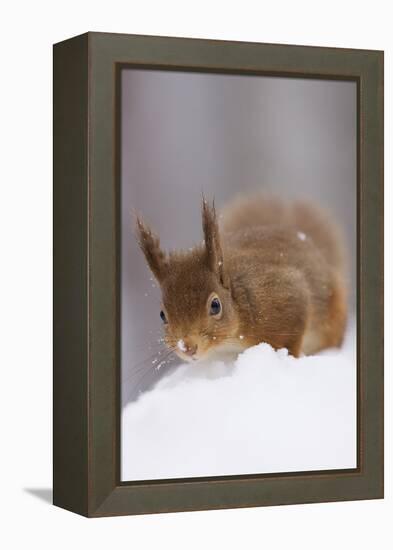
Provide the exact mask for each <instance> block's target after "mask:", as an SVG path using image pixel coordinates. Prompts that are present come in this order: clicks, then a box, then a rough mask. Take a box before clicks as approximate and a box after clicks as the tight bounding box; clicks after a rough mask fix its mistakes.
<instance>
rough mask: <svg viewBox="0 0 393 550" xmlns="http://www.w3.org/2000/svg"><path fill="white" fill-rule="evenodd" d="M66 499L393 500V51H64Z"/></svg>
mask: <svg viewBox="0 0 393 550" xmlns="http://www.w3.org/2000/svg"><path fill="white" fill-rule="evenodd" d="M53 405H54V409H53V429H54V434H53V436H54V439H53V441H54V444H53V461H54V472H53V474H54V480H53V485H54V503H55V504H56V505H58V506H61V507H63V508H65V509H68V510H71V511H73V512H76V513H79V514H83V515H85V516H89V517H100V516H111V515H121V514H145V513H156V512H172V511H186V510H205V509H217V508H235V507H248V506H264V505H279V504H295V503H312V502H328V501H339V500H358V499H373V498H382V496H383V53H382V52H380V51H369V50H350V49H339V48H320V47H305V46H286V45H285V46H284V45H273V44H256V43H241V42H225V41H214V40H194V39H183V38H166V37H152V36H134V35H121V34H106V33H87V34H84V35H81V36H78V37H75V38H71V39H70V40H66V41H64V42H61V43H59V44H56V45H55V46H54V403H53Z"/></svg>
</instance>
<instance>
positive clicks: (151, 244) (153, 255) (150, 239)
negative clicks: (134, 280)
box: [136, 217, 168, 282]
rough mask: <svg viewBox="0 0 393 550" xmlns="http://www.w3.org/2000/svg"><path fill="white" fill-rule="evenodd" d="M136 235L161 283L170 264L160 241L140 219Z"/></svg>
mask: <svg viewBox="0 0 393 550" xmlns="http://www.w3.org/2000/svg"><path fill="white" fill-rule="evenodd" d="M136 234H137V239H138V243H139V246H140V248H141V250H142V252H143V254H144V255H145V258H146V261H147V263H148V265H149V267H150V269H151V271H152V273H153V275H154V276H155V278H156V279H157V281H158V282H161V281H162V279H163V278H164V277H165V274H166V271H167V263H168V262H167V256H166V254H165V252H163V251H162V250H161V247H160V239H159V238H158V237H157V235H155V234H154V233H153V232H152V230H151V229H150V227H148V226H147V225H145V224H144V223H143V221H142V220H141V219H140V218H139V217H137V219H136Z"/></svg>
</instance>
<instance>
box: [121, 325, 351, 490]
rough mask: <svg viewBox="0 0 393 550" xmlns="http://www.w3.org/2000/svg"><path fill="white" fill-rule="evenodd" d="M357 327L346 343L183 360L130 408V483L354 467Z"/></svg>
mask: <svg viewBox="0 0 393 550" xmlns="http://www.w3.org/2000/svg"><path fill="white" fill-rule="evenodd" d="M355 353H356V352H355V324H354V323H352V324H351V327H350V329H349V330H348V333H347V337H346V341H345V344H344V346H343V348H342V349H340V350H337V349H332V350H328V351H325V352H323V353H320V354H318V355H316V356H313V357H301V358H300V359H294V358H293V357H291V356H288V354H287V352H286V350H280V351H278V352H275V351H274V350H273V349H272V348H271V347H270V346H268V345H267V344H260V345H258V346H255V347H253V348H249V349H247V350H246V351H244V352H243V353H242V354H241V355H239V357H238V359H237V360H236V361H235V362H234V363H230V364H224V363H222V362H215V363H211V364H201V363H191V364H186V365H181V366H179V368H177V370H176V371H175V372H173V373H172V374H169V375H167V376H166V377H164V378H163V379H161V380H160V381H159V382H158V383H157V384H156V386H155V387H154V388H153V389H152V390H151V391H148V392H145V393H144V394H142V395H141V396H140V397H139V398H138V400H137V401H136V402H134V403H130V404H129V405H127V406H126V407H125V408H124V410H123V415H122V479H123V480H138V479H139V480H140V479H159V478H178V477H197V476H216V475H233V474H250V473H272V472H290V471H305V470H324V469H335V468H354V467H356V356H355Z"/></svg>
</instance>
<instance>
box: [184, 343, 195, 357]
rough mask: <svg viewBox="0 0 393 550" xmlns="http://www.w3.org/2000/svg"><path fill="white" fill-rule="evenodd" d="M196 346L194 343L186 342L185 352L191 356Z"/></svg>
mask: <svg viewBox="0 0 393 550" xmlns="http://www.w3.org/2000/svg"><path fill="white" fill-rule="evenodd" d="M197 349H198V346H197V345H196V344H194V345H193V346H191V345H189V344H186V349H185V352H184V353H185V354H187V355H190V356H191V357H192V356H193V355H195V354H196V352H197Z"/></svg>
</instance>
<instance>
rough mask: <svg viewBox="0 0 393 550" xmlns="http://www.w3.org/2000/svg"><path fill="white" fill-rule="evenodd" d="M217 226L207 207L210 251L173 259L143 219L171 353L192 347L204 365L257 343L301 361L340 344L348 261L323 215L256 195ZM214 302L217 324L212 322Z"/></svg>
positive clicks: (142, 238)
mask: <svg viewBox="0 0 393 550" xmlns="http://www.w3.org/2000/svg"><path fill="white" fill-rule="evenodd" d="M219 220H220V227H219V224H218V219H217V216H216V211H215V208H214V205H213V206H209V205H208V204H207V203H206V201H205V200H203V204H202V226H203V233H204V243H203V244H202V245H201V246H199V247H196V248H194V249H192V251H189V252H181V251H180V252H174V253H171V254H166V253H164V252H163V251H162V250H161V248H160V245H159V239H158V237H157V236H155V235H154V234H153V233H152V231H151V230H150V229H149V228H148V227H147V226H145V225H144V224H143V223H142V222H141V221H140V220H138V223H137V231H138V237H139V242H140V246H141V249H142V251H143V253H144V254H145V257H146V260H147V262H148V264H149V266H150V269H151V270H152V272H153V274H154V276H155V277H156V279H157V281H158V282H159V284H160V287H161V291H162V300H163V310H164V311H165V314H166V317H167V320H168V323H167V324H165V339H166V343H167V345H168V346H169V347H173V348H176V352H177V353H178V355H179V356H181V357H182V358H183V359H189V358H190V356H189V354H188V352H189V351H190V350H191V349H192V350H197V352H196V353H195V355H193V356H192V357H193V358H194V359H195V358H197V359H199V358H205V357H208V356H209V355H211V354H212V353H214V352H231V351H232V352H234V353H237V352H239V351H240V350H241V349H244V348H247V347H250V346H252V345H255V344H258V343H260V342H267V343H269V344H271V345H272V346H273V347H274V348H275V349H279V348H282V347H285V348H287V349H288V350H289V352H290V353H291V354H293V355H294V356H296V357H297V356H299V354H300V353H306V354H310V353H315V352H316V351H319V350H321V349H324V348H327V347H331V346H339V345H341V342H342V339H343V334H344V330H345V324H346V290H345V286H344V284H343V272H344V254H343V250H342V245H341V242H342V241H341V237H340V235H339V233H338V230H337V228H336V227H335V226H334V225H333V224H332V223H331V221H330V220H329V218H328V216H327V215H326V213H325V212H324V211H322V210H320V209H319V208H317V207H316V206H315V205H312V204H309V203H306V202H297V203H292V204H287V203H285V202H284V201H281V200H278V199H274V198H270V199H268V198H264V197H261V196H257V197H249V198H245V199H239V200H237V201H234V202H232V203H231V204H229V205H228V206H227V207H226V208H225V209H224V210H223V211H222V214H221V216H220V218H219ZM214 297H218V298H219V300H220V302H221V306H222V312H221V315H220V317H219V318H218V317H217V316H212V315H210V314H209V308H210V305H211V300H212V298H214ZM179 342H180V344H179ZM179 346H180V347H179Z"/></svg>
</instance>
